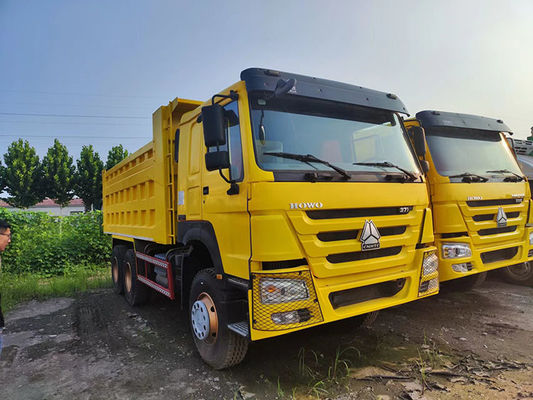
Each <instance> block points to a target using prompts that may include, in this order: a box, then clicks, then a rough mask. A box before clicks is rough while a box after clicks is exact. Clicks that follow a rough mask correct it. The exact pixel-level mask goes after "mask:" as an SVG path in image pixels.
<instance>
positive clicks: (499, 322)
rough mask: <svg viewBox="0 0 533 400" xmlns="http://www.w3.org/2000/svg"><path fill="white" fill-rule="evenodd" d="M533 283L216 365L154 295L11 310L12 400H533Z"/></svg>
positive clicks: (294, 339)
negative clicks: (146, 299) (225, 366)
mask: <svg viewBox="0 0 533 400" xmlns="http://www.w3.org/2000/svg"><path fill="white" fill-rule="evenodd" d="M532 305H533V288H528V287H520V286H513V285H509V284H506V283H503V282H500V281H498V280H489V281H487V282H486V283H485V284H484V285H483V286H482V287H481V288H479V289H475V290H473V291H471V292H468V293H457V292H447V293H441V294H440V295H438V296H435V297H432V298H428V299H425V300H422V301H417V302H413V303H410V304H406V305H403V306H401V307H396V308H393V309H388V310H385V311H382V312H381V313H380V315H379V317H378V319H377V321H376V322H375V323H374V325H373V326H371V327H370V328H362V329H359V330H354V329H353V326H352V324H351V322H350V321H348V322H346V321H343V322H340V323H335V324H330V325H325V326H322V327H317V328H313V329H308V330H305V331H302V332H298V333H295V334H291V335H286V336H282V337H279V338H275V339H271V340H266V341H260V342H256V343H253V344H251V346H250V348H249V352H248V355H247V357H246V359H245V360H244V362H243V363H242V364H241V365H239V366H237V367H235V368H233V369H230V370H225V371H213V370H211V369H210V368H209V367H207V366H206V365H205V364H203V363H202V361H201V360H200V358H199V356H198V355H197V354H196V352H195V349H194V345H193V342H192V339H191V337H190V334H189V330H188V325H187V319H186V316H185V315H184V313H182V312H181V311H179V310H178V307H177V305H176V304H175V303H174V302H170V301H168V300H166V299H165V298H162V297H159V296H158V295H155V296H154V297H153V298H152V299H151V301H150V303H149V304H148V305H146V306H144V307H142V308H135V309H133V308H131V307H129V306H128V305H127V304H126V302H125V301H124V299H123V298H122V297H120V296H117V295H115V294H113V293H112V291H111V290H98V291H93V292H90V293H85V294H82V295H80V296H78V297H76V298H59V299H52V300H49V301H46V302H41V303H38V302H30V303H26V304H23V305H21V306H19V307H18V308H16V309H15V310H13V311H12V312H10V313H8V315H7V321H6V325H7V329H6V331H5V336H4V341H5V346H6V347H5V348H4V352H3V354H2V356H1V358H0V393H1V398H2V399H24V400H30V399H67V398H68V399H160V398H171V399H195V400H200V399H204V400H210V399H276V398H277V399H283V398H285V399H292V398H294V399H312V398H322V399H324V398H327V399H336V400H348V399H381V400H387V399H480V398H488V399H491V400H493V399H526V398H531V399H533V307H532Z"/></svg>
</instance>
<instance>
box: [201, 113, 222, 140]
mask: <svg viewBox="0 0 533 400" xmlns="http://www.w3.org/2000/svg"><path fill="white" fill-rule="evenodd" d="M202 121H203V124H204V142H205V145H206V147H213V146H223V145H225V144H226V131H225V129H224V108H223V107H222V106H221V105H219V104H213V105H211V106H205V107H202Z"/></svg>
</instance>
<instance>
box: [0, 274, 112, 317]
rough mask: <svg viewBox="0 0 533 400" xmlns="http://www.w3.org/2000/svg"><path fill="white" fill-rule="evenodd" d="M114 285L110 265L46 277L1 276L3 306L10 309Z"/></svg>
mask: <svg viewBox="0 0 533 400" xmlns="http://www.w3.org/2000/svg"><path fill="white" fill-rule="evenodd" d="M107 287H111V277H110V273H109V268H107V267H101V266H100V267H98V266H78V267H74V268H70V269H69V271H68V272H66V273H65V274H64V275H61V276H53V277H50V278H43V277H41V276H39V275H34V274H21V275H17V274H11V273H3V274H2V275H1V276H0V293H1V294H2V309H3V311H4V312H6V311H9V310H10V309H12V308H13V307H14V306H15V305H17V304H18V303H21V302H24V301H28V300H44V299H47V298H50V297H62V296H72V295H73V294H75V293H79V292H84V291H87V290H90V289H97V288H107Z"/></svg>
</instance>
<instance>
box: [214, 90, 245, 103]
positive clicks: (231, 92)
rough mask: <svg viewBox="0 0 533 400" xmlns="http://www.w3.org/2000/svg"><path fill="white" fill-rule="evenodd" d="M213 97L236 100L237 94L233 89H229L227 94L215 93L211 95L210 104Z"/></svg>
mask: <svg viewBox="0 0 533 400" xmlns="http://www.w3.org/2000/svg"><path fill="white" fill-rule="evenodd" d="M215 97H221V98H223V99H231V100H237V99H238V98H239V94H238V93H237V92H236V91H235V90H230V92H229V95H228V94H215V95H214V96H213V97H211V104H215Z"/></svg>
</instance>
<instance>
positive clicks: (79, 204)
mask: <svg viewBox="0 0 533 400" xmlns="http://www.w3.org/2000/svg"><path fill="white" fill-rule="evenodd" d="M0 207H3V208H7V209H8V210H10V211H19V210H21V209H20V208H16V207H12V206H10V205H9V204H7V203H6V202H5V201H2V200H0ZM27 210H28V211H42V212H45V213H48V214H50V215H57V216H62V217H64V216H66V215H72V214H79V213H82V212H84V211H85V206H84V205H83V200H82V199H72V200H71V201H70V204H69V205H68V206H66V207H60V206H59V204H57V203H56V202H55V201H54V200H51V199H49V198H46V199H44V200H43V201H41V202H40V203H37V204H36V205H34V206H33V207H30V208H28V209H27Z"/></svg>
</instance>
